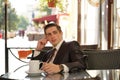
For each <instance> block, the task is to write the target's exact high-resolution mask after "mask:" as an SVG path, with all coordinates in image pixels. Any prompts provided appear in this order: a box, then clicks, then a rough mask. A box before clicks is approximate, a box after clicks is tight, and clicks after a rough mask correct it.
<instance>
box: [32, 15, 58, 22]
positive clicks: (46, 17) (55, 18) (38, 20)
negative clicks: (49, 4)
mask: <svg viewBox="0 0 120 80" xmlns="http://www.w3.org/2000/svg"><path fill="white" fill-rule="evenodd" d="M45 20H46V21H48V22H50V21H54V22H56V21H57V15H48V16H44V17H41V18H35V19H33V21H34V22H36V23H40V22H44V21H45Z"/></svg>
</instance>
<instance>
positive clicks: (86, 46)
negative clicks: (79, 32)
mask: <svg viewBox="0 0 120 80" xmlns="http://www.w3.org/2000/svg"><path fill="white" fill-rule="evenodd" d="M80 49H81V50H96V49H98V45H97V44H92V45H80Z"/></svg>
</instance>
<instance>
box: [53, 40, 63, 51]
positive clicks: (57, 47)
mask: <svg viewBox="0 0 120 80" xmlns="http://www.w3.org/2000/svg"><path fill="white" fill-rule="evenodd" d="M62 43H63V40H61V41H60V42H59V43H58V44H57V46H56V47H55V48H56V50H59V48H60V46H61V45H62Z"/></svg>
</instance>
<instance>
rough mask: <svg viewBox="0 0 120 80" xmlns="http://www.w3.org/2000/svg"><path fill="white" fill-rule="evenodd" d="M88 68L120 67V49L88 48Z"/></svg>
mask: <svg viewBox="0 0 120 80" xmlns="http://www.w3.org/2000/svg"><path fill="white" fill-rule="evenodd" d="M83 52H84V53H85V54H86V55H87V60H86V64H87V69H120V49H114V50H88V51H83Z"/></svg>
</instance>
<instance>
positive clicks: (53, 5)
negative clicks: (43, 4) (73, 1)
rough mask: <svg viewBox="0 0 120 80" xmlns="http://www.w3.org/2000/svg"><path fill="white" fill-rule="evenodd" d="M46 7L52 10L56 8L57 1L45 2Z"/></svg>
mask: <svg viewBox="0 0 120 80" xmlns="http://www.w3.org/2000/svg"><path fill="white" fill-rule="evenodd" d="M47 1H48V2H47V3H48V7H51V8H54V7H56V3H57V0H47Z"/></svg>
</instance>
